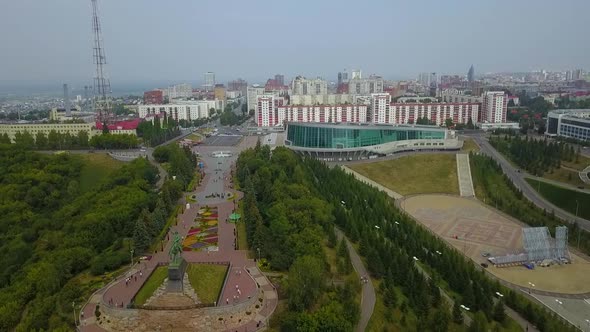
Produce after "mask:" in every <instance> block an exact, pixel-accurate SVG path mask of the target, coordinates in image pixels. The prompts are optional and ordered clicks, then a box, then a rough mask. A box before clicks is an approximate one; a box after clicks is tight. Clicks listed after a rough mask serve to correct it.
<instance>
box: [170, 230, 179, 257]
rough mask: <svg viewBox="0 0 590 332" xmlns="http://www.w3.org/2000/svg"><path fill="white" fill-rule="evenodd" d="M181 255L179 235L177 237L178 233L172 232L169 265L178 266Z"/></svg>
mask: <svg viewBox="0 0 590 332" xmlns="http://www.w3.org/2000/svg"><path fill="white" fill-rule="evenodd" d="M181 253H182V242H181V239H180V235H178V232H174V235H173V238H172V245H171V246H170V252H169V255H170V265H178V264H180V259H181V258H182V257H181Z"/></svg>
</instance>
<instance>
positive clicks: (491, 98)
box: [480, 91, 508, 123]
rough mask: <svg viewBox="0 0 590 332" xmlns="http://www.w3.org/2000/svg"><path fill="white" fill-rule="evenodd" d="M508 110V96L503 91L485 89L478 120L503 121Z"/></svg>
mask: <svg viewBox="0 0 590 332" xmlns="http://www.w3.org/2000/svg"><path fill="white" fill-rule="evenodd" d="M507 111H508V96H507V95H506V94H505V93H504V91H487V92H486V93H484V94H483V99H482V105H481V116H480V120H481V121H480V122H488V123H504V122H506V112H507Z"/></svg>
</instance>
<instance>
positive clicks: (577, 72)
mask: <svg viewBox="0 0 590 332" xmlns="http://www.w3.org/2000/svg"><path fill="white" fill-rule="evenodd" d="M581 79H582V69H575V70H574V71H573V72H572V80H574V81H577V80H581Z"/></svg>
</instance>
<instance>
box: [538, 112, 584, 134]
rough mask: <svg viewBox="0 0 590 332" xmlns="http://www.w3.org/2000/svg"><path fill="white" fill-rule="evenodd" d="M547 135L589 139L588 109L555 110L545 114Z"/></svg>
mask: <svg viewBox="0 0 590 332" xmlns="http://www.w3.org/2000/svg"><path fill="white" fill-rule="evenodd" d="M545 134H546V135H548V136H564V137H571V138H575V139H578V140H584V141H588V140H590V110H587V109H586V110H581V109H577V110H576V109H573V110H555V111H551V112H549V114H548V115H547V131H546V132H545Z"/></svg>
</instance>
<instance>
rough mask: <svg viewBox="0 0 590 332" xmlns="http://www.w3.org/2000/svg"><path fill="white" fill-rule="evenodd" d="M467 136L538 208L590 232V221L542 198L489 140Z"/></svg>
mask: <svg viewBox="0 0 590 332" xmlns="http://www.w3.org/2000/svg"><path fill="white" fill-rule="evenodd" d="M466 136H469V137H472V138H473V139H474V140H475V141H476V142H477V144H478V145H479V146H480V151H481V152H482V153H483V154H485V155H488V156H490V157H492V158H493V159H494V160H496V161H497V162H498V163H499V164H500V166H501V167H502V170H503V171H504V174H506V176H508V178H509V179H510V180H511V181H512V183H514V185H515V186H516V187H517V188H519V189H520V190H521V191H522V194H523V195H524V196H525V197H526V198H527V199H528V200H529V201H531V202H533V203H534V204H535V205H536V206H538V207H540V208H542V209H545V210H547V211H548V212H550V211H551V210H553V211H554V212H555V215H556V216H557V217H558V218H560V219H562V220H565V221H567V222H569V223H572V222H574V221H575V222H577V223H578V225H579V226H580V227H581V228H583V229H585V230H587V231H590V220H586V219H583V218H580V217H576V216H575V215H573V214H571V213H569V212H567V211H565V210H562V209H560V208H558V207H557V206H555V205H553V204H551V203H550V202H548V201H547V200H545V199H544V198H543V197H542V196H541V194H539V193H538V192H537V191H535V190H534V189H533V188H532V187H531V186H530V185H529V184H528V182H526V181H525V175H526V173H521V172H518V171H517V169H516V168H515V167H514V166H512V165H511V164H510V163H509V162H508V160H506V158H504V156H502V155H501V154H500V153H499V152H498V151H496V149H494V148H493V147H492V146H491V145H490V143H489V142H488V141H487V139H485V138H484V137H482V135H481V134H477V135H466Z"/></svg>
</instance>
